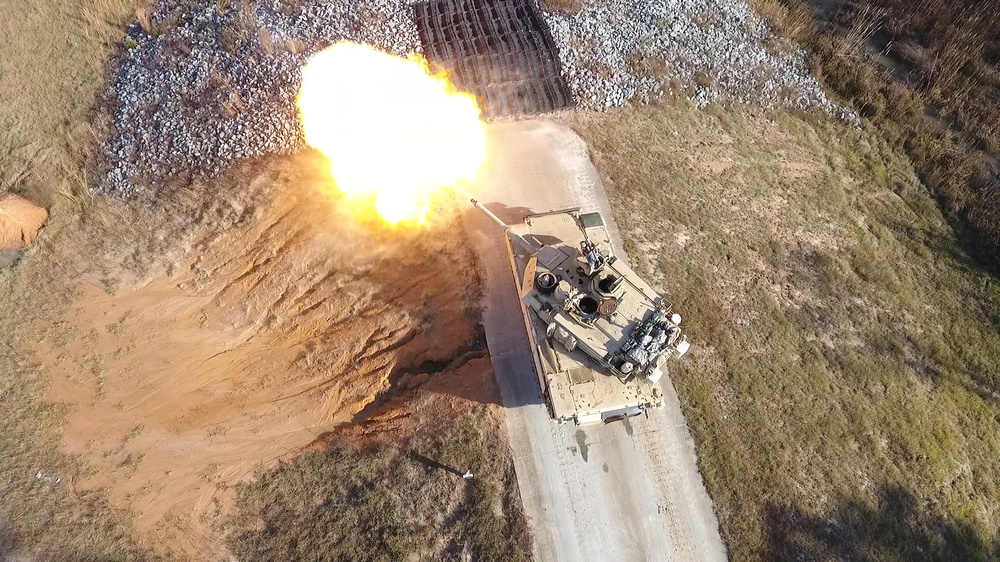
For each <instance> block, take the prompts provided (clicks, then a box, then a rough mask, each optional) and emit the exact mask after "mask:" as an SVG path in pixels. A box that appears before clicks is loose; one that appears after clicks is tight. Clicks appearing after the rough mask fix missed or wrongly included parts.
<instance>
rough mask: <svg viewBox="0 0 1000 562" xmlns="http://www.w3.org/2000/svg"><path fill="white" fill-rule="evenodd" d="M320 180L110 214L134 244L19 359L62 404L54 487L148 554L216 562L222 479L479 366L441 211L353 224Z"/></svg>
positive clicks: (455, 250) (297, 173)
mask: <svg viewBox="0 0 1000 562" xmlns="http://www.w3.org/2000/svg"><path fill="white" fill-rule="evenodd" d="M323 165H324V162H323V161H322V159H321V158H318V157H316V156H315V155H311V154H304V155H300V156H297V157H293V158H283V159H276V160H274V161H271V162H269V163H267V164H266V165H263V166H258V168H257V169H256V170H253V171H250V172H245V173H244V174H243V176H244V177H239V176H240V173H236V172H234V173H233V174H232V176H233V177H230V178H228V179H226V180H225V181H224V182H220V184H216V185H214V186H213V187H214V188H215V189H218V190H220V191H219V192H218V193H217V195H215V196H212V197H209V198H208V199H210V201H209V202H208V203H197V202H196V201H199V200H200V196H199V197H192V198H189V199H188V200H187V201H184V200H179V201H173V202H161V207H164V208H167V209H170V210H171V213H172V214H170V215H167V214H164V213H162V212H159V213H146V214H141V217H142V220H143V221H148V223H146V222H143V223H142V224H141V226H140V225H137V224H136V221H138V220H140V219H139V217H140V214H135V215H133V214H131V211H130V210H129V209H130V207H127V206H120V207H117V209H118V211H117V212H118V213H120V216H119V219H120V220H119V221H116V222H120V223H121V224H117V225H112V226H111V227H110V228H118V229H132V230H133V234H134V233H136V232H138V233H140V234H141V235H140V237H139V240H140V241H139V242H137V243H135V244H136V247H135V249H134V250H133V251H131V252H129V251H124V250H118V251H117V252H115V251H112V252H109V253H108V254H107V255H105V256H103V257H101V258H99V259H98V261H97V263H95V264H92V266H91V267H87V268H85V269H84V270H83V271H82V272H81V274H80V275H79V276H78V277H77V278H76V279H75V280H73V281H72V282H70V283H68V285H69V286H68V287H67V292H68V294H69V295H70V298H69V301H68V302H69V304H68V305H67V306H66V307H65V308H64V309H63V312H62V313H61V315H60V317H59V318H52V319H48V320H49V321H48V322H46V326H49V327H48V328H47V329H45V333H44V335H43V337H42V338H41V341H39V342H38V343H37V345H36V346H35V349H34V351H35V355H36V357H37V360H38V361H39V362H40V363H41V365H40V366H41V368H42V369H43V370H45V371H47V372H48V373H49V374H50V377H51V381H52V382H51V387H50V390H49V393H48V399H49V400H51V401H54V402H60V403H65V404H67V405H69V407H70V414H69V415H68V418H67V423H66V426H65V430H64V437H63V443H64V446H65V448H66V449H67V450H68V451H70V452H73V453H79V454H81V455H82V456H83V457H84V459H85V460H86V466H85V468H83V469H82V470H81V471H80V472H79V473H78V474H76V475H75V476H74V477H73V478H72V479H71V485H72V486H73V487H74V490H76V491H77V492H78V493H84V492H85V491H87V490H93V489H96V488H105V489H106V490H107V491H108V492H109V496H110V499H111V501H112V502H113V503H114V504H115V505H118V506H120V507H123V508H126V509H130V510H132V511H133V512H134V513H135V516H136V524H137V527H138V529H139V530H140V532H142V533H143V534H144V535H145V536H147V537H150V539H149V540H150V541H151V542H152V543H158V544H160V545H161V546H162V545H168V544H169V545H170V550H177V551H179V552H181V553H187V554H189V555H193V556H196V557H198V558H201V559H204V554H205V553H206V552H211V553H217V554H221V553H222V549H223V542H222V537H221V533H220V532H219V528H218V526H219V524H221V522H222V515H224V514H225V513H226V512H227V510H228V508H229V506H230V503H231V500H232V492H231V487H232V486H233V485H234V484H235V483H237V482H240V481H243V480H246V479H247V478H248V477H250V476H252V474H253V472H254V470H255V468H256V467H258V466H262V465H263V466H269V465H272V464H273V463H274V462H276V461H277V460H278V459H280V458H282V457H283V456H287V455H289V454H290V453H297V452H299V451H300V450H302V448H303V447H305V446H307V445H309V444H310V443H312V442H313V441H314V440H315V439H316V437H317V436H318V435H320V434H321V433H323V432H327V431H330V430H333V429H334V428H336V427H337V426H338V424H342V423H344V422H350V421H363V420H364V418H366V417H368V416H369V415H372V414H376V413H377V412H378V406H379V405H380V404H382V403H383V402H386V401H387V400H388V399H390V398H392V397H393V396H394V395H395V394H397V393H399V392H401V391H403V390H406V389H412V388H413V387H415V386H417V385H419V384H421V383H423V382H424V381H427V380H428V379H430V378H431V375H432V374H433V373H434V372H435V371H438V370H441V369H449V368H450V369H452V370H454V369H456V368H458V367H461V366H462V364H464V363H465V362H466V361H468V360H470V359H471V360H474V359H475V358H476V357H477V356H481V355H482V352H481V351H477V350H479V349H480V348H481V347H482V343H481V341H480V339H481V338H480V336H479V332H478V324H477V318H478V312H477V310H476V309H475V303H476V302H478V291H479V288H478V281H477V277H476V276H475V274H474V273H472V274H470V270H471V268H472V262H471V260H472V254H471V253H470V252H469V250H468V249H466V247H465V246H464V245H463V244H462V242H461V238H460V232H459V231H458V229H457V226H456V225H457V221H453V220H452V218H451V217H452V213H453V211H451V210H450V209H443V210H442V214H441V215H442V216H439V217H437V218H435V219H434V220H432V221H431V224H429V225H427V226H426V227H425V228H424V229H423V230H414V229H403V228H396V229H391V228H386V227H384V226H380V225H379V224H377V223H373V222H366V221H363V220H359V219H356V218H355V210H354V209H353V208H352V207H351V206H350V205H348V204H347V203H346V202H344V201H341V200H339V199H338V198H337V197H336V196H334V195H331V192H330V190H329V186H328V185H326V182H327V181H328V180H327V179H326V174H325V173H324V171H323V167H324V166H323ZM261 168H263V169H261ZM181 199H183V198H181ZM188 217H191V218H188ZM151 253H152V254H155V257H153V258H150V257H149V255H148V254H151ZM137 272H138V273H137ZM470 350H471V351H470ZM473 370H477V369H473ZM480 370H482V369H478V370H477V372H478V371H480ZM414 374H416V376H414ZM479 378H481V377H479ZM477 380H478V379H477ZM429 386H430V385H429ZM439 386H440V385H439ZM453 388H455V389H457V390H456V391H458V390H462V388H463V387H462V385H454V386H453ZM394 389H399V390H394ZM438 391H440V392H443V393H445V394H447V393H448V392H449V390H448V388H442V389H438ZM462 392H464V393H465V394H468V395H469V396H468V397H473V398H476V396H475V395H476V390H475V389H474V388H473V389H465V390H463V391H462ZM366 407H367V408H366Z"/></svg>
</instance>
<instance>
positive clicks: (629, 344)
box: [472, 199, 690, 423]
mask: <svg viewBox="0 0 1000 562" xmlns="http://www.w3.org/2000/svg"><path fill="white" fill-rule="evenodd" d="M472 204H473V205H475V206H476V207H478V208H479V209H480V210H481V211H482V212H484V213H485V214H486V215H487V216H488V217H489V218H490V219H491V220H492V221H493V222H495V223H496V224H497V225H498V226H500V227H501V228H502V229H503V230H504V233H505V234H506V235H507V239H508V241H509V244H508V246H509V248H510V250H511V253H510V258H511V264H512V266H513V269H514V278H515V281H516V282H517V283H520V285H521V290H520V291H519V293H520V295H521V300H522V303H523V304H524V307H523V312H524V313H525V321H526V322H525V323H526V326H527V327H528V328H529V336H531V337H532V339H533V341H534V342H535V349H534V351H535V352H536V353H535V355H536V360H537V365H538V368H539V370H540V373H539V375H540V380H541V381H542V386H543V391H544V392H545V393H546V395H547V396H548V398H549V400H550V405H551V406H552V409H553V414H554V415H555V417H557V418H560V419H568V418H570V417H572V418H575V419H576V420H577V421H578V422H580V423H585V422H584V421H581V420H590V421H593V420H594V419H606V418H607V417H608V416H612V415H613V416H620V415H621V414H622V412H623V411H625V410H623V408H626V409H628V408H631V409H628V410H627V411H628V412H633V413H634V412H635V411H636V410H635V408H639V409H640V410H641V408H643V407H650V406H655V405H656V404H658V403H659V402H660V400H661V398H662V394H661V393H660V389H659V387H658V382H659V381H660V379H661V378H662V377H663V375H664V374H666V373H667V372H668V369H667V365H668V362H669V361H670V360H671V359H675V358H678V357H681V356H683V355H684V354H685V353H686V352H687V350H688V348H689V347H690V344H689V343H688V341H687V338H686V337H685V336H684V335H683V333H682V330H681V326H680V315H678V314H676V312H674V311H673V309H672V305H671V304H670V303H669V302H668V301H667V300H666V299H664V298H663V297H661V296H660V295H658V294H657V293H656V292H655V291H654V290H653V289H652V288H651V287H650V286H649V285H648V284H647V283H645V281H643V280H642V279H641V278H640V277H639V276H638V275H637V274H636V273H635V272H634V271H632V269H631V268H630V267H629V266H628V265H627V264H625V263H623V262H622V261H621V260H618V259H617V258H616V256H615V255H614V252H613V249H612V246H611V241H610V236H609V235H608V232H607V229H606V228H605V226H604V220H603V218H602V217H601V216H600V215H599V214H597V213H580V212H579V211H578V210H576V209H570V210H565V211H556V212H552V213H544V214H536V215H529V216H528V217H526V218H525V221H524V224H519V225H513V226H512V225H508V224H506V223H505V222H503V221H502V220H500V218H498V217H497V216H496V215H495V214H493V213H492V212H490V210H489V209H487V208H486V207H485V206H483V205H482V204H481V203H479V202H478V201H476V200H475V199H473V200H472ZM595 416H597V417H596V418H595Z"/></svg>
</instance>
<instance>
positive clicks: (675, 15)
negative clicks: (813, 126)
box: [547, 0, 857, 122]
mask: <svg viewBox="0 0 1000 562" xmlns="http://www.w3.org/2000/svg"><path fill="white" fill-rule="evenodd" d="M547 19H548V21H549V26H550V27H551V29H552V36H553V38H554V39H555V41H556V45H557V46H558V48H559V56H560V59H561V60H562V64H563V75H564V76H565V78H566V80H567V82H568V83H569V84H570V87H571V89H572V90H573V92H574V93H575V95H576V97H577V101H578V103H579V104H580V106H582V107H584V108H587V109H596V110H603V109H607V108H610V107H614V106H620V105H624V104H625V103H628V102H629V101H643V102H648V101H650V100H652V99H656V98H657V97H660V96H662V95H663V92H664V90H665V89H680V90H681V91H683V92H686V93H688V95H689V96H690V97H691V98H692V99H693V100H694V101H695V102H697V103H698V104H699V105H705V104H708V103H712V102H717V101H723V100H732V101H738V102H741V103H746V104H754V105H763V106H765V107H774V106H783V107H794V108H800V109H806V108H821V109H823V110H825V111H828V112H830V113H831V114H834V115H836V116H838V117H840V118H841V119H846V120H848V121H851V122H856V121H857V118H856V117H855V116H854V115H853V114H851V113H849V112H847V111H845V110H843V109H842V108H840V107H838V106H836V105H835V104H833V103H832V102H830V100H829V99H827V97H826V95H825V94H824V93H823V91H822V89H821V88H820V87H819V84H817V83H816V80H815V79H814V78H813V77H812V76H811V75H810V74H809V71H808V68H807V67H806V64H805V54H804V53H803V52H802V51H797V50H792V49H788V51H789V52H787V53H784V54H782V55H774V54H772V53H771V52H770V51H769V49H767V48H766V47H765V45H768V44H769V43H771V44H775V45H777V44H778V43H779V42H778V41H775V39H776V38H775V37H773V36H772V35H771V32H770V31H769V29H768V27H767V25H766V23H765V22H764V21H763V20H762V19H761V18H760V17H759V16H758V15H757V14H756V13H755V12H753V11H752V10H751V9H750V6H749V5H748V4H747V3H746V1H745V0H713V1H710V2H705V1H704V0H613V1H610V2H604V1H595V0H589V1H585V2H584V9H583V10H581V11H580V12H579V13H578V14H575V15H572V16H566V15H561V14H548V16H547Z"/></svg>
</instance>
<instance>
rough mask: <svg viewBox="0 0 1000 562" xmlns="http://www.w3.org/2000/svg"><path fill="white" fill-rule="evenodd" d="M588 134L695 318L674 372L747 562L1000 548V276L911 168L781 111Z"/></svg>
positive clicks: (631, 217) (622, 126)
mask: <svg viewBox="0 0 1000 562" xmlns="http://www.w3.org/2000/svg"><path fill="white" fill-rule="evenodd" d="M578 128H579V129H580V130H581V132H582V134H583V136H584V138H585V139H586V140H587V141H588V144H589V145H590V146H591V148H592V150H593V153H594V157H595V161H596V163H597V165H598V167H599V168H600V169H601V170H602V171H603V172H604V173H605V174H607V175H608V176H609V177H610V179H611V180H613V182H612V188H611V191H610V196H611V199H612V207H613V208H614V209H615V216H616V218H617V220H618V222H619V225H620V226H621V229H622V233H623V235H624V236H625V237H626V239H628V240H629V243H628V244H627V247H626V249H627V250H628V251H629V253H630V255H631V257H632V259H633V260H634V261H635V262H636V263H637V265H638V268H639V270H640V271H642V272H644V274H645V275H648V276H649V277H650V278H651V279H652V280H653V281H654V284H655V285H656V286H657V287H658V288H659V289H661V290H663V291H664V292H665V293H666V294H668V295H670V296H671V297H672V300H673V301H674V302H675V303H676V305H677V306H678V307H679V308H680V309H681V310H684V311H686V312H685V313H684V317H685V321H686V322H687V323H688V331H689V334H690V335H691V337H692V338H693V340H694V350H693V351H692V353H691V356H690V360H687V361H685V362H683V363H682V365H681V366H679V368H678V369H675V370H674V372H673V373H672V378H673V382H674V384H675V386H676V387H677V390H678V393H679V395H680V398H681V402H682V404H683V406H684V411H685V415H686V417H687V419H688V421H689V423H690V424H691V426H692V428H693V430H694V432H695V435H696V439H697V447H698V453H699V460H700V463H701V468H702V471H703V474H704V475H705V478H706V479H707V482H708V486H709V489H710V492H711V494H712V496H713V498H714V500H715V502H716V506H717V508H718V511H719V514H720V518H721V523H722V528H723V532H724V536H725V538H726V540H727V542H728V544H729V548H730V551H731V554H732V557H733V559H734V560H768V561H770V560H886V561H908V560H942V561H945V560H948V561H951V560H995V559H997V558H998V557H1000V536H998V533H997V521H998V519H1000V465H998V464H997V462H996V459H997V458H998V457H1000V435H998V433H997V431H996V420H997V419H1000V331H998V330H997V326H998V324H1000V286H998V285H997V284H996V283H995V282H993V281H992V279H991V278H990V277H988V276H984V275H983V274H981V273H978V272H977V271H976V270H975V269H973V268H970V267H969V261H968V258H967V257H966V256H965V254H964V253H963V252H962V250H961V247H960V246H959V244H958V243H957V241H956V238H955V235H954V232H953V231H952V230H951V228H950V227H949V226H948V225H947V222H946V221H945V220H944V218H943V216H942V215H941V213H940V212H939V211H938V210H937V207H936V205H935V204H934V201H933V199H931V198H930V197H929V195H928V194H927V192H926V191H925V189H924V188H923V187H922V186H921V185H920V183H919V181H918V180H917V179H916V177H915V176H914V173H913V171H912V169H911V167H910V164H909V161H908V159H906V158H905V157H903V156H901V155H900V154H899V153H898V152H897V151H895V150H893V149H892V148H891V147H890V146H889V145H888V144H887V143H885V142H884V141H882V140H881V139H880V138H879V136H878V134H877V131H854V130H851V129H850V128H847V127H843V126H839V125H835V124H831V123H827V122H811V121H805V120H802V119H801V118H798V117H794V116H792V115H789V114H784V113H771V114H745V113H742V112H740V111H739V110H737V111H723V110H721V109H719V108H710V109H709V110H707V111H706V112H700V111H695V110H693V109H692V108H689V107H687V106H685V105H683V104H680V105H664V106H658V107H647V108H639V109H629V110H620V111H617V112H613V113H610V114H608V115H592V116H587V117H583V118H581V119H580V122H579V123H578ZM636 139H641V142H637V141H636ZM686 359H687V358H686Z"/></svg>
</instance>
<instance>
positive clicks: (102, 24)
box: [0, 0, 147, 560]
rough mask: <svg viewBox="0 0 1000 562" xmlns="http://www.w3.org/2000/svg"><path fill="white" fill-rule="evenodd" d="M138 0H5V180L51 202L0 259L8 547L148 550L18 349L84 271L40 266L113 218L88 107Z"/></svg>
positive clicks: (0, 69)
mask: <svg viewBox="0 0 1000 562" xmlns="http://www.w3.org/2000/svg"><path fill="white" fill-rule="evenodd" d="M139 4H140V2H138V1H132V0H89V1H86V2H83V3H77V4H74V3H66V2H56V1H49V0H42V1H39V2H26V1H16V2H14V3H12V4H11V5H8V6H7V11H9V12H10V13H11V14H16V17H8V18H4V19H3V20H2V21H0V36H2V37H3V38H4V40H3V45H2V46H0V169H2V170H3V172H2V174H0V191H10V192H15V193H19V194H23V195H25V196H27V197H29V198H30V199H32V200H34V201H36V202H38V203H40V204H42V205H45V206H46V207H49V208H50V212H51V218H50V221H49V225H48V226H47V227H46V228H45V229H44V230H43V231H42V233H41V236H40V239H39V241H38V243H37V244H36V246H35V247H33V248H31V249H30V250H29V251H28V253H27V255H26V257H25V259H24V260H23V261H22V262H21V264H20V265H19V266H18V267H17V268H16V269H14V270H4V271H0V350H2V351H0V411H2V412H3V416H0V448H2V450H3V451H4V454H3V455H0V487H2V489H3V490H4V501H3V502H2V504H0V558H4V557H5V556H7V555H10V554H13V553H14V552H32V553H35V555H36V556H37V558H38V559H44V560H138V559H146V558H147V556H146V554H145V553H144V552H143V551H142V549H141V548H140V547H139V546H138V544H137V543H136V541H135V540H133V539H132V538H131V537H130V535H129V532H128V525H127V523H125V514H122V513H120V512H117V511H115V510H112V509H111V508H109V507H108V505H107V502H106V500H105V499H104V497H103V495H102V494H100V493H76V492H75V489H74V486H73V482H72V480H71V478H70V475H72V474H74V473H75V472H76V471H77V470H78V469H79V468H80V467H79V465H78V464H77V461H76V460H74V459H72V458H70V457H67V456H66V455H63V454H62V453H60V452H59V440H58V431H59V428H60V423H61V422H60V420H61V419H62V416H63V414H64V412H62V411H60V410H59V409H58V408H56V407H53V406H49V405H45V404H40V403H38V402H37V401H36V396H37V395H38V391H39V389H40V388H41V387H42V386H43V385H44V380H45V379H44V376H43V375H42V373H39V372H38V370H37V368H36V366H35V364H34V362H33V360H32V358H31V357H26V356H24V355H21V354H20V353H19V352H18V351H16V350H18V349H19V347H20V346H19V344H20V343H21V342H22V341H23V340H26V339H30V338H32V337H34V334H33V333H32V332H31V331H30V329H29V327H30V322H31V321H32V319H34V318H37V317H38V315H40V314H43V312H42V311H43V310H44V309H48V308H51V307H58V306H60V304H61V303H63V302H65V300H66V299H67V298H69V295H65V294H60V293H58V292H55V291H50V290H48V288H47V287H48V286H50V285H53V284H55V285H60V284H61V281H65V280H67V279H72V278H73V277H74V276H76V275H78V271H77V270H76V269H75V268H74V265H75V264H73V263H70V262H68V261H65V262H64V261H55V262H52V263H48V264H45V266H44V267H42V265H43V262H44V260H47V259H53V258H55V257H56V256H58V255H74V254H76V255H80V256H84V255H86V252H87V251H88V250H89V249H90V248H88V246H87V245H86V244H85V243H83V242H77V241H75V239H76V238H78V237H80V236H81V235H82V231H83V230H87V229H91V230H97V231H99V230H100V229H101V227H102V226H103V225H107V224H110V222H111V221H112V220H113V216H114V215H113V212H112V211H109V210H108V209H107V208H106V207H105V206H104V205H102V204H100V203H97V202H94V201H93V198H92V197H91V196H90V195H89V193H88V191H87V179H86V174H85V172H84V161H85V159H86V154H85V151H86V146H87V145H88V143H89V136H90V129H89V125H88V117H89V111H90V107H91V104H92V103H93V101H94V100H95V97H96V95H97V93H98V92H99V90H100V88H101V87H102V85H103V78H104V71H105V61H106V60H107V57H108V54H109V52H110V51H111V50H112V48H113V43H114V42H115V41H116V40H117V39H118V38H120V37H121V35H122V32H123V29H124V24H125V22H127V21H128V20H130V19H131V18H134V17H135V13H136V8H137V7H138V6H139ZM57 247H58V248H60V251H59V252H55V251H54V248H57ZM74 247H75V250H69V248H74ZM66 250H68V251H66ZM39 472H41V475H42V477H41V478H36V477H35V476H36V474H38V473H39ZM56 478H62V480H61V481H60V484H58V485H57V484H55V483H54V482H55V479H56Z"/></svg>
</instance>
